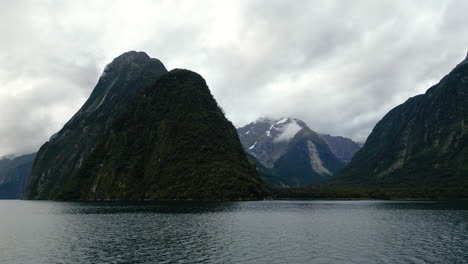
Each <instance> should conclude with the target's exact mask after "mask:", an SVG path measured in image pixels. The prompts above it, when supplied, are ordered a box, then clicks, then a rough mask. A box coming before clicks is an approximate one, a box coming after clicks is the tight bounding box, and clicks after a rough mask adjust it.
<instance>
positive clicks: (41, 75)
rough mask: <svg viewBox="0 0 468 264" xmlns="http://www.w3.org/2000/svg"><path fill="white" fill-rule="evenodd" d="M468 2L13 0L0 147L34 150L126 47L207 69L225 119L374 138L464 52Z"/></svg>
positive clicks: (4, 26) (8, 12)
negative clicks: (291, 121) (389, 115)
mask: <svg viewBox="0 0 468 264" xmlns="http://www.w3.org/2000/svg"><path fill="white" fill-rule="evenodd" d="M466 10H468V2H466V1H404V0H400V1H386V0H383V1H371V0H367V1H338V0H337V1H333V0H330V1H301V0H297V1H284V0H278V1H275V0H265V1H255V0H252V1H209V0H206V1H188V0H187V1H136V2H135V1H46V2H42V1H41V2H40V3H39V2H38V1H13V0H12V1H3V2H2V8H1V9H0V32H1V33H2V34H1V40H2V41H0V121H1V122H0V135H1V137H0V156H2V155H7V154H24V153H28V152H33V151H37V149H38V148H39V147H40V146H41V145H42V144H43V143H44V142H45V141H46V140H47V139H48V138H49V137H50V135H52V134H53V133H55V132H56V131H58V130H59V129H60V128H61V127H62V126H63V125H64V124H65V122H66V121H68V119H70V117H71V116H72V115H73V114H74V113H75V112H76V111H77V110H78V109H79V107H80V106H81V105H82V104H83V103H84V101H85V100H86V98H87V97H88V96H89V94H90V93H91V91H92V89H93V88H94V86H95V84H96V82H97V80H98V78H99V75H100V74H101V73H102V71H103V69H104V67H105V65H106V64H107V63H109V62H110V61H111V60H112V59H113V58H114V57H116V56H118V55H120V54H121V53H123V52H125V51H128V50H141V51H146V52H147V53H148V54H149V55H150V56H151V57H155V58H158V59H160V60H161V61H162V62H163V63H164V64H165V65H166V67H167V68H169V69H171V68H176V67H177V68H187V69H191V70H194V71H196V72H198V73H200V74H201V75H202V76H204V78H205V79H206V80H207V83H208V85H209V86H210V89H211V91H212V93H213V95H214V96H215V98H216V99H217V100H218V102H219V104H220V105H221V106H222V107H223V108H224V110H225V112H226V114H227V116H228V118H229V119H230V120H231V121H233V123H234V124H236V125H243V124H245V123H248V122H250V121H253V120H255V119H257V118H258V117H260V116H268V117H274V118H278V117H281V116H292V117H297V118H300V119H302V120H304V121H305V122H306V123H308V125H309V126H310V127H311V128H312V129H314V130H316V131H318V132H322V133H329V134H333V135H342V136H347V137H351V138H353V139H355V140H365V138H366V137H367V135H368V134H369V133H370V131H371V129H372V128H373V126H374V125H375V123H376V122H377V121H378V120H380V119H381V118H382V117H383V115H384V114H385V113H386V112H388V111H389V110H390V109H391V108H393V107H395V106H396V105H398V104H401V103H403V102H404V101H405V100H406V99H407V98H408V97H411V96H414V95H417V94H420V93H423V92H424V91H425V90H426V89H427V88H429V87H430V86H431V85H433V84H435V83H436V82H437V81H438V80H439V79H441V78H442V77H443V76H444V75H445V74H447V73H448V72H449V71H450V70H451V69H452V68H454V67H455V66H456V65H457V64H458V63H459V62H460V61H461V60H463V58H464V57H465V54H466V50H467V49H468V34H466V28H467V26H468V16H466Z"/></svg>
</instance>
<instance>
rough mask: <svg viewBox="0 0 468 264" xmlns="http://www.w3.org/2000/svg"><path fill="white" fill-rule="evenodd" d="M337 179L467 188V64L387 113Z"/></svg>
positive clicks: (345, 182) (353, 182) (347, 182)
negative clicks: (423, 92)
mask: <svg viewBox="0 0 468 264" xmlns="http://www.w3.org/2000/svg"><path fill="white" fill-rule="evenodd" d="M465 61H466V60H465ZM335 181H336V183H337V184H341V185H360V186H381V187H387V186H391V187H403V188H416V187H418V188H421V187H427V188H433V187H437V188H465V190H468V64H466V63H465V64H464V63H461V64H459V65H458V66H457V67H456V68H455V69H454V70H452V71H451V72H450V74H448V75H447V76H445V77H444V78H443V79H442V80H441V81H440V82H439V83H438V84H436V85H434V86H433V87H431V88H430V89H429V90H427V92H426V93H425V94H422V95H418V96H415V97H413V98H410V99H408V100H407V101H406V102H405V103H404V104H401V105H399V106H397V107H395V108H394V109H393V110H391V111H390V112H389V113H388V114H387V115H385V116H384V118H383V119H382V120H381V121H380V122H378V123H377V125H376V126H375V127H374V129H373V131H372V133H371V134H370V136H369V137H368V139H367V142H366V143H365V145H364V147H363V148H362V149H361V151H359V152H358V153H357V154H356V156H355V157H354V158H353V160H352V161H351V163H350V164H349V166H348V167H347V168H346V169H345V170H344V171H343V172H342V173H340V174H339V175H338V176H337V178H336V180H335Z"/></svg>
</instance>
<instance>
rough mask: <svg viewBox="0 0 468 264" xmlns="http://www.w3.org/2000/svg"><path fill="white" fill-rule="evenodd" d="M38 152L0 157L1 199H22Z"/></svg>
mask: <svg viewBox="0 0 468 264" xmlns="http://www.w3.org/2000/svg"><path fill="white" fill-rule="evenodd" d="M35 156H36V153H33V154H28V155H23V156H19V157H16V158H3V159H0V199H20V198H21V197H22V194H23V191H24V190H25V187H26V184H27V182H28V180H29V176H30V174H31V169H32V165H33V162H34V158H35Z"/></svg>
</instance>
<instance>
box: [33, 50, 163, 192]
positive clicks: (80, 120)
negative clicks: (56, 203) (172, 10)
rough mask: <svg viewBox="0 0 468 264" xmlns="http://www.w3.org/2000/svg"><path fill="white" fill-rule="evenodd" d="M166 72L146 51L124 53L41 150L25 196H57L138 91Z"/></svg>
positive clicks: (106, 70)
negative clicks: (79, 107)
mask: <svg viewBox="0 0 468 264" xmlns="http://www.w3.org/2000/svg"><path fill="white" fill-rule="evenodd" d="M166 72H167V70H166V68H165V67H164V65H163V64H162V63H161V62H160V61H159V60H157V59H152V58H150V57H149V56H148V55H147V54H146V53H144V52H135V51H131V52H127V53H124V54H122V55H121V56H119V57H117V58H115V59H114V60H113V61H112V63H110V64H109V65H107V66H106V68H105V70H104V72H103V74H102V76H101V77H100V79H99V81H98V83H97V85H96V87H95V88H94V90H93V92H92V93H91V95H90V97H89V99H88V100H87V101H86V102H85V104H84V105H83V106H82V107H81V109H80V110H79V111H78V112H77V113H76V114H75V115H74V116H73V117H72V118H71V120H70V121H68V122H67V123H66V124H65V126H64V127H63V128H62V129H61V130H60V131H59V132H58V133H57V134H55V135H54V136H52V137H51V139H50V140H49V141H48V142H47V143H45V144H44V145H43V146H42V147H41V148H40V149H39V152H38V153H37V156H36V160H35V163H34V166H33V169H32V174H31V178H30V181H29V184H28V187H27V190H26V192H25V198H28V199H53V198H54V197H56V196H57V194H58V193H59V192H60V191H61V186H62V185H63V184H65V183H66V182H67V181H68V180H69V179H70V177H73V175H75V174H76V171H77V170H79V169H80V168H81V166H82V164H83V161H84V160H85V159H87V158H88V157H89V155H90V153H91V152H92V150H93V149H95V148H96V147H97V144H98V142H99V141H100V140H101V139H102V138H103V137H104V136H105V135H106V134H107V133H108V132H109V130H110V127H111V125H112V124H113V123H114V121H115V120H116V119H117V117H119V116H120V115H122V113H124V112H125V111H126V110H127V108H128V105H129V103H130V101H132V99H133V97H134V96H135V94H136V93H138V92H139V91H140V90H142V89H143V88H144V87H145V86H148V85H151V84H153V83H154V82H155V81H156V80H157V79H158V78H159V77H160V76H161V75H163V74H165V73H166Z"/></svg>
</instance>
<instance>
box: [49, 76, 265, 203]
mask: <svg viewBox="0 0 468 264" xmlns="http://www.w3.org/2000/svg"><path fill="white" fill-rule="evenodd" d="M261 197H262V183H261V180H260V178H259V176H258V174H257V172H256V170H255V167H254V166H253V164H251V163H250V162H249V160H248V159H247V157H246V155H245V153H244V151H243V149H242V146H241V144H240V141H239V139H238V137H237V133H236V129H235V128H234V126H233V125H232V124H231V123H230V122H229V121H228V120H227V119H226V118H225V117H224V114H223V112H222V110H221V109H220V108H219V107H218V105H217V103H216V101H215V100H214V98H213V96H212V95H211V93H210V91H209V89H208V87H207V85H206V83H205V80H203V78H202V77H201V76H200V75H198V74H196V73H194V72H190V71H187V70H173V71H171V72H169V73H168V74H166V75H163V76H162V77H161V78H160V79H159V80H158V81H157V82H156V83H155V84H154V85H153V86H151V87H147V88H146V89H144V90H143V91H142V92H141V93H140V94H139V95H138V96H137V97H136V98H135V100H134V101H133V102H132V104H131V105H130V107H129V110H128V111H127V112H126V113H124V114H123V115H122V116H121V117H120V118H118V119H117V120H116V122H115V123H114V125H113V126H112V128H111V130H110V132H109V133H108V134H107V136H106V137H105V138H104V139H103V140H102V142H101V143H100V144H99V146H97V147H96V149H95V151H94V152H93V153H92V155H91V156H90V157H89V158H88V159H86V160H85V161H84V162H83V166H82V168H81V169H80V170H79V171H78V172H77V174H76V176H75V177H72V178H71V179H70V180H69V181H68V182H67V183H66V184H65V188H64V189H63V190H62V192H61V193H60V195H59V197H58V198H60V199H80V200H158V199H204V200H241V199H259V198H261Z"/></svg>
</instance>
